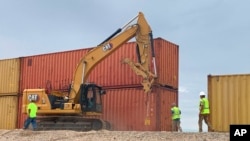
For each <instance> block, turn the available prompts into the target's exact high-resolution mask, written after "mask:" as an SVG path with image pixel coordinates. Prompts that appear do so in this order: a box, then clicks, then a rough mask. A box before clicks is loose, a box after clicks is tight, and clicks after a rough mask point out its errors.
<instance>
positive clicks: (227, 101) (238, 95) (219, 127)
mask: <svg viewBox="0 0 250 141" xmlns="http://www.w3.org/2000/svg"><path fill="white" fill-rule="evenodd" d="M249 85H250V74H235V75H209V76H208V98H209V101H210V109H211V119H210V120H211V123H212V126H213V128H214V129H215V131H219V132H229V127H230V124H249V123H250V112H249V109H250V105H249V103H248V102H249V101H250V95H249V93H250V87H249Z"/></svg>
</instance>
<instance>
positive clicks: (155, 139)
mask: <svg viewBox="0 0 250 141" xmlns="http://www.w3.org/2000/svg"><path fill="white" fill-rule="evenodd" d="M0 141H229V133H218V132H204V133H198V132H182V133H179V132H178V133H177V132H174V133H173V132H166V131H159V132H157V131H154V132H153V131H107V130H101V131H88V132H76V131H68V130H58V131H32V130H22V129H14V130H1V129H0Z"/></svg>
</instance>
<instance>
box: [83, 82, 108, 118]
mask: <svg viewBox="0 0 250 141" xmlns="http://www.w3.org/2000/svg"><path fill="white" fill-rule="evenodd" d="M104 94H106V91H105V90H103V89H102V87H100V86H98V85H96V84H94V83H90V84H81V87H80V99H79V100H80V101H79V103H80V105H81V109H82V112H86V113H90V112H91V113H92V112H93V113H101V112H102V95H104Z"/></svg>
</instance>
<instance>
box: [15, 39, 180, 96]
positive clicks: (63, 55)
mask: <svg viewBox="0 0 250 141" xmlns="http://www.w3.org/2000/svg"><path fill="white" fill-rule="evenodd" d="M135 46H136V44H135V42H130V43H127V44H124V45H123V46H122V47H121V48H119V49H118V50H117V51H116V52H114V53H113V54H111V55H110V56H108V57H107V58H106V59H105V60H103V61H102V62H100V63H99V64H98V65H97V66H96V67H95V69H94V70H93V71H92V72H91V73H90V76H89V79H88V81H89V82H94V83H96V84H98V85H101V86H124V85H129V86H130V85H138V84H140V83H141V81H142V78H141V77H140V76H137V75H136V74H135V73H134V72H133V70H132V69H131V68H130V67H129V65H127V64H124V63H122V61H123V59H124V58H130V59H131V60H136V59H137V56H136V51H135ZM154 46H155V54H156V67H157V69H156V70H157V75H158V79H157V81H156V82H157V83H159V84H161V85H167V86H170V87H173V88H178V77H179V75H178V72H179V70H178V69H179V68H178V66H179V56H178V55H179V50H178V46H177V45H175V44H173V43H170V42H168V41H166V40H164V39H161V38H157V39H154ZM89 50H90V48H89V49H81V50H73V51H65V52H58V53H50V54H42V55H35V56H27V57H22V58H21V76H20V77H21V79H20V93H22V91H23V90H24V89H29V88H48V89H54V90H63V89H65V90H66V89H68V87H69V85H70V83H71V81H72V78H73V73H74V71H75V68H76V66H77V64H78V63H79V60H80V59H81V58H82V57H83V56H84V55H85V54H86V53H87V52H88V51H89ZM152 67H153V66H152ZM153 70H154V69H153V68H152V71H153Z"/></svg>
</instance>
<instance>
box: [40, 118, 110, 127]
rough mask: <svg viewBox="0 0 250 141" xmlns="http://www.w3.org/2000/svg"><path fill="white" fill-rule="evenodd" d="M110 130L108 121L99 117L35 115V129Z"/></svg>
mask: <svg viewBox="0 0 250 141" xmlns="http://www.w3.org/2000/svg"><path fill="white" fill-rule="evenodd" d="M102 129H106V130H110V129H111V126H110V123H109V122H107V121H103V120H101V119H92V118H83V117H81V116H54V117H53V116H49V117H37V130H38V131H42V130H73V131H90V130H102Z"/></svg>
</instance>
